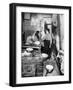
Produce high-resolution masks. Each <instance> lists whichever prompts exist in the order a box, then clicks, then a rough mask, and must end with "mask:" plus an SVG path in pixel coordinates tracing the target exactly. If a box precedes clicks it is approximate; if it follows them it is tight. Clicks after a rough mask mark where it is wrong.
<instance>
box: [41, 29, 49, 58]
mask: <svg viewBox="0 0 73 90" xmlns="http://www.w3.org/2000/svg"><path fill="white" fill-rule="evenodd" d="M44 33H45V35H44V36H43V37H42V44H41V52H42V53H46V54H48V56H49V57H50V52H51V50H50V46H51V35H50V29H48V28H45V30H44Z"/></svg>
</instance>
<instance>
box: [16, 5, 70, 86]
mask: <svg viewBox="0 0 73 90" xmlns="http://www.w3.org/2000/svg"><path fill="white" fill-rule="evenodd" d="M21 12H31V13H47V14H49V13H54V14H64V73H65V74H64V76H50V77H29V78H22V77H21ZM60 81H69V10H68V9H58V8H39V7H25V6H24V7H19V6H17V7H16V84H28V83H42V82H60Z"/></svg>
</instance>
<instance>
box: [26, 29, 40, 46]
mask: <svg viewBox="0 0 73 90" xmlns="http://www.w3.org/2000/svg"><path fill="white" fill-rule="evenodd" d="M39 37H40V35H39V31H36V32H35V33H34V34H33V35H32V36H28V37H27V40H26V43H29V44H32V43H33V42H35V41H39Z"/></svg>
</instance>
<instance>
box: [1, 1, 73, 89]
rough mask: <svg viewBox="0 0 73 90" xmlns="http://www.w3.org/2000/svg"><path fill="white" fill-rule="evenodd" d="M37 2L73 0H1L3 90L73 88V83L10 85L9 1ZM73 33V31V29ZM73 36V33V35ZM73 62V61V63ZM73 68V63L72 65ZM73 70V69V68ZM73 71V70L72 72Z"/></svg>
mask: <svg viewBox="0 0 73 90" xmlns="http://www.w3.org/2000/svg"><path fill="white" fill-rule="evenodd" d="M12 2H16V3H19V2H20V3H37V4H48V5H68V6H69V5H73V0H1V1H0V89H1V90H13V89H14V90H29V89H30V90H65V89H66V90H73V83H72V84H64V85H46V86H34V87H32V86H31V87H17V88H12V87H9V86H8V82H9V3H12ZM72 34H73V31H72ZM72 38H73V35H72ZM72 44H73V43H72ZM72 64H73V63H72ZM72 68H73V65H72ZM72 70H73V69H72ZM72 73H73V72H72ZM72 80H73V78H72Z"/></svg>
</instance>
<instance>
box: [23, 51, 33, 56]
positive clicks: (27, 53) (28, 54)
mask: <svg viewBox="0 0 73 90" xmlns="http://www.w3.org/2000/svg"><path fill="white" fill-rule="evenodd" d="M30 55H31V53H29V52H27V51H24V52H23V53H22V56H30Z"/></svg>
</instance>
